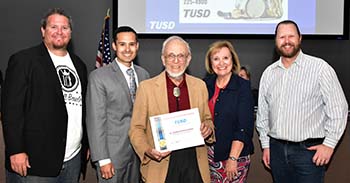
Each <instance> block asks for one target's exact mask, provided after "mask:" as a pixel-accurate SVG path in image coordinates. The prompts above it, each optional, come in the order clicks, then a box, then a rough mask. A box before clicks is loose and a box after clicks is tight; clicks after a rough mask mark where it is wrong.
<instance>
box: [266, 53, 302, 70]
mask: <svg viewBox="0 0 350 183" xmlns="http://www.w3.org/2000/svg"><path fill="white" fill-rule="evenodd" d="M303 58H304V53H303V51H302V50H300V52H299V54H298V56H297V57H296V58H295V60H294V62H293V63H292V65H291V67H293V66H294V65H295V66H298V67H303V66H304V65H305V60H304V59H303ZM272 68H273V69H276V68H281V69H286V68H285V67H284V65H283V63H282V57H280V58H279V59H278V60H277V61H276V62H275V63H274V64H273V65H272Z"/></svg>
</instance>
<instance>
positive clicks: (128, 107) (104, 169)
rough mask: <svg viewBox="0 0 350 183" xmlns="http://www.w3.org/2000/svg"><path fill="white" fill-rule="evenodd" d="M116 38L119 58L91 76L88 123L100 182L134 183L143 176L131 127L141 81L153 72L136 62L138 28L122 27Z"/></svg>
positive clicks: (90, 141)
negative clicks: (130, 131)
mask: <svg viewBox="0 0 350 183" xmlns="http://www.w3.org/2000/svg"><path fill="white" fill-rule="evenodd" d="M113 38H114V42H113V43H112V47H113V49H114V51H115V53H116V58H115V60H114V61H113V62H112V63H110V64H109V65H107V66H104V67H101V68H98V69H96V70H94V71H92V72H91V74H90V76H89V82H88V92H87V122H86V123H87V124H86V125H87V131H88V138H89V144H90V152H91V160H92V161H93V162H94V163H95V165H96V167H97V174H98V180H99V182H110V183H119V182H123V183H124V182H132V183H134V182H139V178H140V173H139V159H138V157H137V156H136V154H135V152H134V150H133V148H132V146H131V144H130V140H129V137H128V130H129V126H130V120H131V114H132V109H133V100H134V97H135V90H136V87H137V85H138V84H137V83H139V82H141V81H142V80H145V79H148V78H149V73H148V72H147V71H146V70H145V69H143V68H141V67H139V66H137V65H135V64H133V60H134V59H135V57H136V54H137V51H138V48H139V43H138V40H137V34H136V32H135V30H133V29H132V28H131V27H127V26H122V27H119V28H118V29H117V30H116V31H115V32H114V34H113ZM130 71H131V73H130ZM129 74H130V75H129Z"/></svg>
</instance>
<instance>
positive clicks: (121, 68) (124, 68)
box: [114, 57, 135, 73]
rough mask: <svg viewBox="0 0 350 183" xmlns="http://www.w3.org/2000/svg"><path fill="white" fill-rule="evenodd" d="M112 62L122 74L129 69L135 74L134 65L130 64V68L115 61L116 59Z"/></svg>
mask: <svg viewBox="0 0 350 183" xmlns="http://www.w3.org/2000/svg"><path fill="white" fill-rule="evenodd" d="M114 61H115V62H116V63H117V64H118V66H119V68H120V70H121V71H122V72H123V73H126V70H128V69H129V68H131V69H132V70H134V72H135V68H134V63H133V62H131V66H130V67H127V66H125V65H124V64H122V63H120V62H119V61H118V59H117V57H116V58H115V59H114Z"/></svg>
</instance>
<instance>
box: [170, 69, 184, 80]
mask: <svg viewBox="0 0 350 183" xmlns="http://www.w3.org/2000/svg"><path fill="white" fill-rule="evenodd" d="M185 71H186V68H185V69H184V70H183V71H181V72H178V73H173V72H170V71H168V70H166V72H167V73H168V76H169V77H171V78H174V79H180V78H181V77H182V75H183V74H184V73H185Z"/></svg>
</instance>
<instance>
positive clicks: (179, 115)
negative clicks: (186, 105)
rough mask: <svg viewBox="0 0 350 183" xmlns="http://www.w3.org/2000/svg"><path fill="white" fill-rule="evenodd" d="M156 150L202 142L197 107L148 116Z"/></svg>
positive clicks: (179, 147) (176, 148)
mask: <svg viewBox="0 0 350 183" xmlns="http://www.w3.org/2000/svg"><path fill="white" fill-rule="evenodd" d="M150 122H151V128H152V135H153V140H154V145H155V148H156V150H158V151H160V152H165V151H174V150H178V149H184V148H188V147H194V146H199V145H203V144H204V139H203V136H202V134H201V131H200V125H201V121H200V117H199V112H198V108H194V109H189V110H183V111H178V112H173V113H169V114H162V115H158V116H152V117H150Z"/></svg>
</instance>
